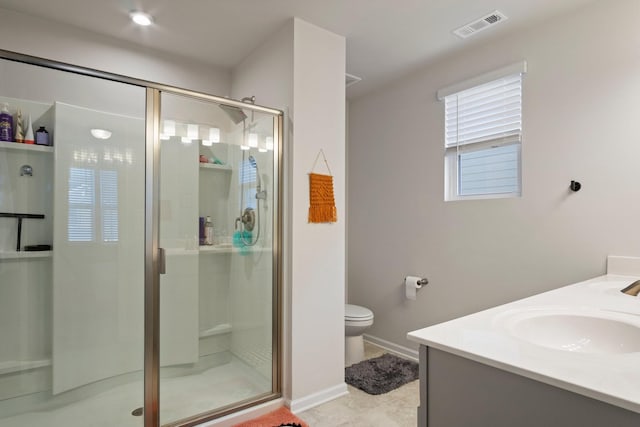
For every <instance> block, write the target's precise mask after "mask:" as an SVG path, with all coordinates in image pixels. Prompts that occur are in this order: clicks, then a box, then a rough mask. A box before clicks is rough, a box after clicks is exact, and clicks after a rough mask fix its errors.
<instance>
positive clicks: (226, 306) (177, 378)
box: [160, 92, 279, 424]
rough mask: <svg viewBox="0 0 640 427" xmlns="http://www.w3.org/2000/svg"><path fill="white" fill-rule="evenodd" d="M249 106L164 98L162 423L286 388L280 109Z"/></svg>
mask: <svg viewBox="0 0 640 427" xmlns="http://www.w3.org/2000/svg"><path fill="white" fill-rule="evenodd" d="M242 107H244V106H242ZM251 108H252V105H250V104H249V105H247V106H246V108H239V107H238V106H232V105H223V104H218V103H216V102H212V101H210V100H207V99H198V98H191V97H185V96H181V95H174V94H169V93H166V92H163V93H162V96H161V111H162V113H161V120H160V246H161V247H162V248H164V250H165V254H166V273H165V274H163V275H161V276H160V365H161V372H160V421H161V424H172V423H177V422H178V421H184V420H186V419H189V420H196V419H204V418H207V417H210V416H211V414H212V413H214V412H220V411H221V410H226V409H229V408H232V407H237V406H239V405H242V404H246V403H248V402H253V401H256V400H259V399H261V398H266V397H268V396H271V397H272V396H273V394H274V393H275V392H277V391H278V390H277V388H278V386H277V375H276V373H274V366H275V365H277V364H275V363H274V362H275V361H277V357H275V356H274V355H275V354H276V353H275V352H276V351H277V345H274V337H275V335H274V329H275V327H274V325H276V324H277V322H276V316H275V315H276V313H277V310H275V309H274V301H276V298H275V297H274V295H275V294H274V293H275V292H276V290H277V283H278V280H277V271H276V269H275V267H274V266H275V265H277V263H275V262H274V254H275V253H274V247H275V243H274V242H275V241H276V239H277V236H274V229H277V228H274V227H275V224H276V222H275V218H277V215H278V212H277V207H278V206H277V200H278V198H277V194H276V189H277V188H278V181H277V173H275V172H276V171H277V158H278V156H277V153H278V149H279V147H277V145H278V144H277V143H276V141H277V134H276V131H277V123H278V117H277V116H275V115H273V114H271V113H267V112H264V111H254V110H252V109H251ZM274 237H276V239H274Z"/></svg>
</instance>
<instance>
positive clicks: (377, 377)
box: [344, 354, 418, 394]
mask: <svg viewBox="0 0 640 427" xmlns="http://www.w3.org/2000/svg"><path fill="white" fill-rule="evenodd" d="M344 371H345V381H346V382H347V384H351V385H352V386H354V387H357V388H359V389H360V390H362V391H365V392H367V393H369V394H383V393H387V392H389V391H391V390H395V389H396V388H398V387H400V386H401V385H404V384H406V383H408V382H411V381H414V380H417V379H418V364H417V363H416V362H412V361H410V360H406V359H402V358H400V357H398V356H394V355H392V354H383V355H382V356H380V357H376V358H374V359H369V360H364V361H362V362H360V363H356V364H354V365H351V366H349V367H348V368H345V370H344Z"/></svg>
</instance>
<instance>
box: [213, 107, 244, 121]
mask: <svg viewBox="0 0 640 427" xmlns="http://www.w3.org/2000/svg"><path fill="white" fill-rule="evenodd" d="M218 106H219V107H220V108H222V111H224V112H225V113H227V116H229V118H230V119H231V120H232V121H233V123H235V124H238V123H240V122H242V121H243V120H245V119H246V118H247V115H246V114H245V113H244V111H242V109H241V108H238V107H234V106H232V105H224V104H219V105H218Z"/></svg>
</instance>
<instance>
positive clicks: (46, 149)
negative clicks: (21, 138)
mask: <svg viewBox="0 0 640 427" xmlns="http://www.w3.org/2000/svg"><path fill="white" fill-rule="evenodd" d="M0 148H6V149H10V150H23V151H39V152H42V153H53V147H50V146H48V145H35V144H22V143H20V142H5V141H0Z"/></svg>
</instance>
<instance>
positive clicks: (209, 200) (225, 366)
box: [0, 51, 283, 427]
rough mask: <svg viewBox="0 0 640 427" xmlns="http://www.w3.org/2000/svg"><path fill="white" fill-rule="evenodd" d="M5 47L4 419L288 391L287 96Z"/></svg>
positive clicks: (237, 402) (0, 385)
mask: <svg viewBox="0 0 640 427" xmlns="http://www.w3.org/2000/svg"><path fill="white" fill-rule="evenodd" d="M0 57H1V58H2V59H0V75H1V76H2V78H1V79H0V103H6V104H7V105H8V110H9V112H10V114H11V116H12V119H13V123H11V124H10V125H11V128H12V129H11V134H12V135H13V136H14V137H13V138H10V140H9V141H0V343H1V344H0V427H17V426H30V425H47V426H54V427H57V426H60V427H62V426H65V427H69V426H95V427H102V426H104V427H113V426H119V427H127V426H132V427H133V426H144V427H151V426H160V425H166V426H181V425H184V426H192V425H197V424H198V423H201V422H204V421H206V420H210V419H214V418H216V417H219V416H221V415H225V414H229V413H232V412H234V411H236V410H239V409H242V408H247V407H250V406H252V405H255V404H258V403H261V402H265V401H268V400H271V399H274V398H277V397H279V396H280V370H281V367H280V341H281V339H280V330H281V327H280V323H281V290H280V286H281V270H280V268H281V267H280V265H281V260H280V258H281V255H280V252H281V249H280V248H281V230H282V224H281V220H280V218H281V191H280V187H281V164H282V163H281V156H282V141H281V139H282V123H283V120H282V113H281V112H280V111H278V110H274V109H272V108H267V107H262V106H258V105H255V104H254V99H251V98H248V99H245V100H244V102H243V101H235V100H229V99H225V98H219V97H215V96H210V95H204V94H199V93H195V92H191V91H188V90H183V89H177V88H172V87H166V86H162V85H157V84H153V83H149V82H143V81H138V80H135V79H129V78H126V77H122V76H114V75H109V74H105V73H101V72H97V71H93V70H87V69H81V68H77V67H72V66H69V65H64V64H57V63H53V62H50V61H45V60H41V59H38V58H33V57H27V56H24V55H19V54H15V53H11V52H6V51H0ZM0 122H2V118H0ZM0 126H2V123H0ZM29 126H32V128H33V129H32V130H33V131H34V132H35V131H36V130H38V131H39V132H42V131H43V130H46V131H47V134H48V143H47V141H46V140H44V139H39V140H38V142H39V144H35V143H34V144H28V143H24V142H17V141H15V139H23V138H22V136H23V135H21V134H20V130H23V131H24V132H26V131H27V130H28V129H26V128H28V127H29ZM18 128H21V129H18ZM205 223H206V227H205Z"/></svg>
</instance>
